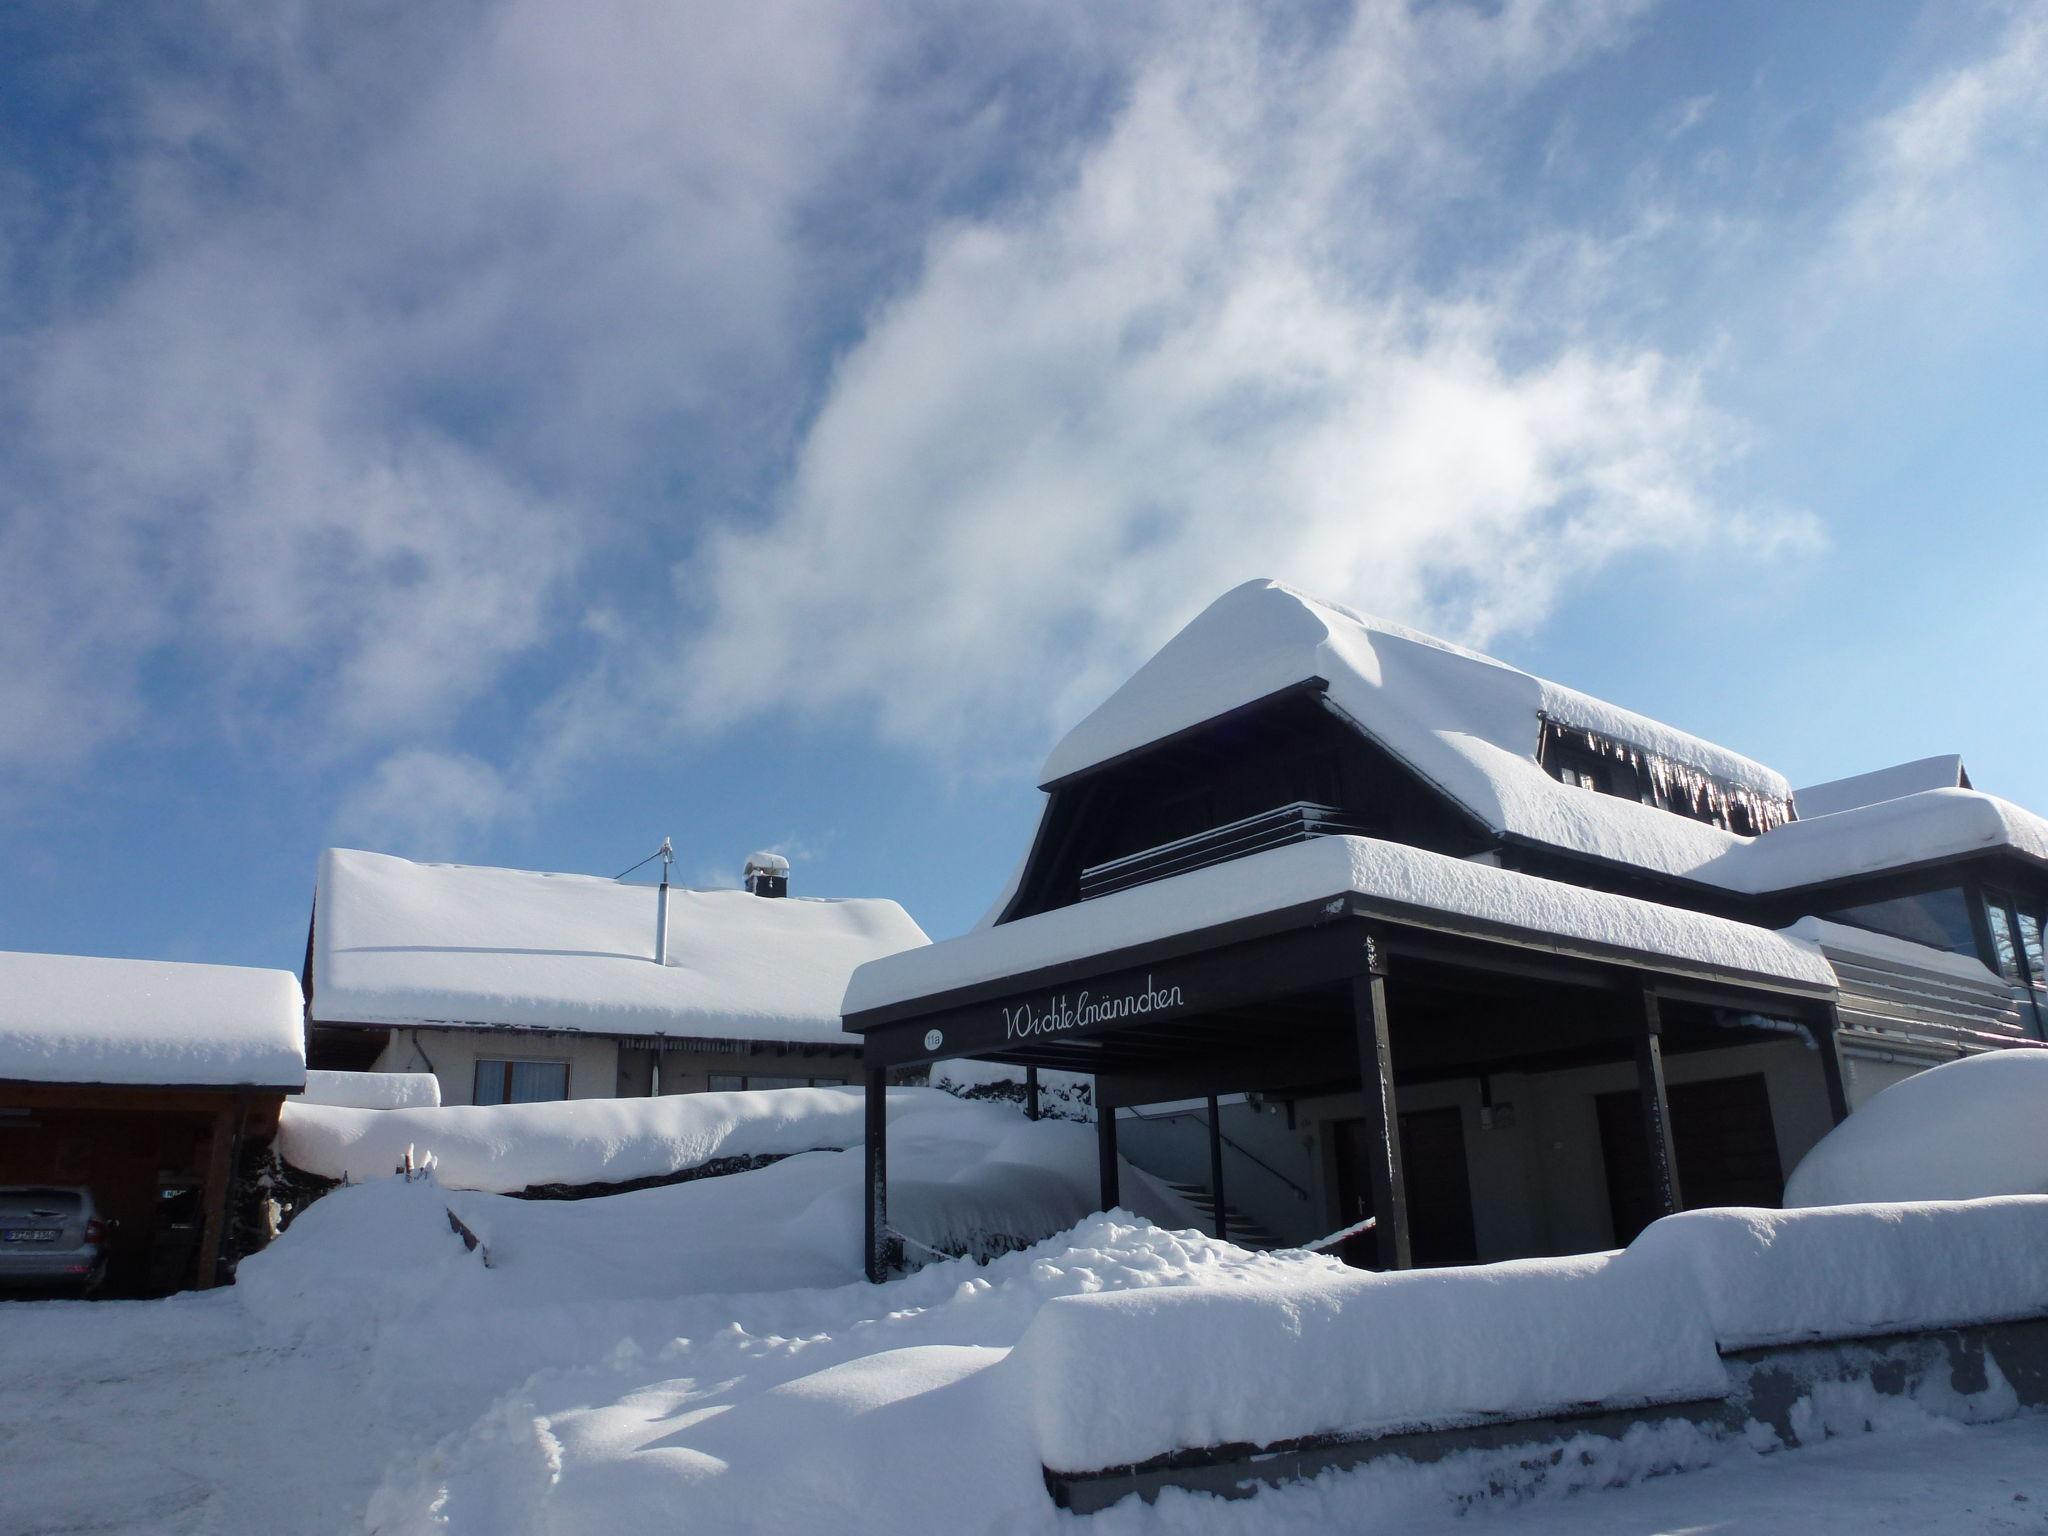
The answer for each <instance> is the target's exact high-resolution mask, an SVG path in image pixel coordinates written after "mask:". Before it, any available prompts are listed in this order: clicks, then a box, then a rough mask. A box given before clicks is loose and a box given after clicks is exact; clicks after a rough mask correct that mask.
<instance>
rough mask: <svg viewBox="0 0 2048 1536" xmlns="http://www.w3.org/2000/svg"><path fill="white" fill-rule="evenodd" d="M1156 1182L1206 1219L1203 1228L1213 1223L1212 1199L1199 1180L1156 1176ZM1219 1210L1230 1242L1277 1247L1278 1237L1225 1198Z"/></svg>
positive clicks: (1211, 1226) (1261, 1248)
mask: <svg viewBox="0 0 2048 1536" xmlns="http://www.w3.org/2000/svg"><path fill="white" fill-rule="evenodd" d="M1159 1182H1160V1183H1161V1184H1164V1185H1165V1186H1166V1187H1167V1188H1168V1189H1170V1190H1172V1191H1173V1192H1174V1193H1175V1194H1176V1195H1178V1196H1180V1197H1181V1199H1183V1200H1185V1201H1187V1203H1188V1204H1189V1205H1191V1206H1193V1207H1194V1208H1195V1210H1196V1211H1197V1212H1199V1213H1200V1214H1201V1215H1202V1216H1204V1217H1206V1218H1207V1220H1205V1221H1204V1222H1203V1226H1204V1228H1205V1229H1209V1230H1213V1229H1214V1227H1215V1225H1216V1202H1215V1201H1214V1200H1213V1199H1212V1198H1211V1197H1210V1194H1209V1191H1208V1188H1207V1187H1206V1186H1204V1185H1201V1184H1183V1183H1181V1182H1180V1181H1179V1180H1178V1179H1160V1180H1159ZM1223 1213H1224V1216H1225V1217H1226V1219H1227V1222H1228V1225H1227V1227H1226V1228H1225V1231H1226V1233H1227V1235H1228V1238H1229V1240H1230V1241H1231V1242H1233V1243H1235V1244H1237V1246H1238V1247H1240V1248H1250V1249H1254V1250H1258V1251H1264V1250H1267V1249H1272V1248H1278V1247H1280V1246H1281V1243H1280V1239H1279V1238H1278V1237H1276V1236H1275V1235H1274V1234H1273V1233H1271V1232H1269V1231H1267V1230H1266V1229H1265V1228H1264V1227H1262V1226H1260V1225H1259V1223H1257V1222H1256V1221H1253V1220H1252V1219H1251V1218H1250V1217H1249V1216H1247V1215H1245V1214H1244V1212H1242V1211H1240V1210H1239V1209H1238V1208H1237V1207H1236V1206H1234V1205H1232V1204H1231V1203H1230V1202H1229V1201H1228V1200H1227V1199H1226V1200H1225V1201H1224V1202H1223Z"/></svg>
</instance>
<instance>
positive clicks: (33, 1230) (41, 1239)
mask: <svg viewBox="0 0 2048 1536" xmlns="http://www.w3.org/2000/svg"><path fill="white" fill-rule="evenodd" d="M63 1234H64V1229H63V1228H62V1227H8V1228H7V1229H6V1230H4V1231H0V1243H54V1242H55V1241H57V1239H58V1238H59V1237H61V1236H63Z"/></svg>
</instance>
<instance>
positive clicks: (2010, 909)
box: [1984, 891, 2048, 987]
mask: <svg viewBox="0 0 2048 1536" xmlns="http://www.w3.org/2000/svg"><path fill="white" fill-rule="evenodd" d="M1984 915H1985V917H1986V919H1987V920H1988V921H1989V923H1990V927H1991V950H1992V953H1993V954H1995V955H1996V956H1997V957H1998V973H1999V974H2000V975H2001V976H2003V977H2005V978H2006V979H2007V980H2008V981H2012V982H2015V983H2017V984H2018V985H2020V986H2023V987H2029V986H2031V987H2044V986H2048V971H2044V970H2043V964H2044V961H2043V957H2042V952H2041V950H2042V946H2041V914H2040V911H2039V909H2037V908H2035V907H2033V906H2031V905H2022V904H2020V903H2019V902H2016V901H2014V900H2013V899H2012V897H2010V896H2008V895H2006V894H2005V893H2004V892H2003V891H1986V892H1985V893H1984Z"/></svg>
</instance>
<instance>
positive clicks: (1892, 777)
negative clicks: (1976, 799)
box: [1793, 752, 1970, 816]
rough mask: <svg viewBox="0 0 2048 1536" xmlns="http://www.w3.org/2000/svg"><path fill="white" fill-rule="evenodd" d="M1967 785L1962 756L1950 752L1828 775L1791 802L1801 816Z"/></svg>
mask: <svg viewBox="0 0 2048 1536" xmlns="http://www.w3.org/2000/svg"><path fill="white" fill-rule="evenodd" d="M1969 787H1970V776H1969V774H1968V773H1966V772H1965V771H1964V769H1963V760H1962V759H1961V758H1960V757H1958V756H1956V755H1955V754H1954V753H1953V752H1951V753H1946V754H1944V755H1942V756H1940V757H1922V758H1916V759H1915V760H1914V761H1912V762H1910V763H1895V764H1893V765H1892V766H1891V767H1889V768H1878V769H1875V770H1873V771H1872V772H1870V773H1856V774H1851V775H1850V776H1849V777H1848V778H1846V779H1830V780H1828V782H1827V783H1825V784H1815V785H1812V786H1811V787H1809V788H1807V789H1802V790H1799V791H1797V792H1796V793H1795V794H1794V795H1793V803H1794V804H1795V805H1797V806H1798V807H1799V814H1800V815H1802V816H1832V815H1833V814H1834V813H1835V812H1837V811H1853V810H1856V809H1858V808H1860V807H1862V806H1866V805H1877V804H1879V803H1880V802H1882V801H1885V800H1897V799H1899V798H1900V797H1901V796H1904V795H1917V794H1919V793H1920V792H1921V791H1922V790H1928V789H1968V788H1969Z"/></svg>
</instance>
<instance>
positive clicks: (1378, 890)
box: [846, 837, 1835, 1013]
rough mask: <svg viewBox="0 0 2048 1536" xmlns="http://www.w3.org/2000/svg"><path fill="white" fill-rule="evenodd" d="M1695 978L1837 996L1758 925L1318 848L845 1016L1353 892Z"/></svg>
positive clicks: (1806, 951)
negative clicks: (1813, 989)
mask: <svg viewBox="0 0 2048 1536" xmlns="http://www.w3.org/2000/svg"><path fill="white" fill-rule="evenodd" d="M1354 892H1356V893H1358V894H1361V895H1365V896H1376V897H1380V898H1382V899H1384V900H1386V901H1388V902H1394V903H1400V904H1402V905H1405V906H1411V907H1421V908H1424V909H1427V910H1429V911H1432V912H1440V913H1444V914H1447V915H1452V916H1462V917H1468V918H1475V919H1480V920H1483V921H1485V922H1488V923H1498V924H1501V925H1503V926H1506V927H1509V928H1514V929H1518V930H1521V931H1522V932H1525V933H1528V934H1530V935H1532V936H1533V935H1543V936H1555V937H1562V938H1566V939H1576V940H1579V941H1581V942H1584V943H1586V944H1588V945H1591V946H1594V947H1597V948H1603V949H1609V950H1622V951H1632V952H1635V953H1639V954H1643V955H1647V956H1653V957H1656V958H1658V959H1661V960H1664V961H1666V962H1670V963H1674V964H1677V965H1681V966H1685V967H1688V968H1695V969H1696V968H1702V967H1704V968H1708V969H1712V970H1714V971H1718V972H1740V973H1744V974H1747V975H1750V976H1756V977H1765V978H1770V979H1773V980H1778V981H1785V982H1793V983H1798V984H1801V985H1805V986H1819V987H1826V988H1830V989H1831V988H1833V987H1834V985H1835V973H1834V970H1833V968H1832V967H1830V966H1829V965H1828V963H1827V961H1826V959H1825V958H1823V956H1822V955H1821V953H1820V950H1819V949H1818V948H1817V947H1816V946H1814V945H1812V944H1810V943H1807V942H1805V941H1804V940H1801V939H1799V938H1796V937H1791V936H1788V935H1785V934H1780V933H1774V932H1772V931H1771V930H1770V929H1767V928H1759V927H1756V926H1754V925H1753V924H1749V923H1738V922H1733V921H1730V920H1729V919H1727V918H1721V917H1709V916H1707V915H1705V914H1703V913H1698V912H1688V911H1685V910H1683V909H1682V908H1678V907H1669V906H1665V905H1662V904H1661V903H1658V902H1652V901H1639V900H1636V899H1635V898H1634V897H1629V896H1617V895H1613V894H1610V893H1609V892H1606V891H1593V890H1587V889H1585V888H1583V887H1581V886H1576V885H1567V884H1565V883H1563V882H1562V881H1557V880H1544V879H1540V878H1538V877H1537V876H1534V875H1524V874H1518V873H1516V872H1515V871H1512V870H1505V869H1496V868H1494V867H1492V866H1491V865H1486V864H1475V863H1473V862H1471V861H1470V860H1466V859H1453V858H1448V857H1446V856H1445V855H1443V854H1440V853H1430V852H1428V851H1426V850H1424V849H1421V848H1410V847H1408V846H1406V845H1405V844H1401V843H1386V842H1380V841H1378V840H1377V839H1374V838H1364V837H1318V838H1311V839H1309V840H1308V841H1306V842H1300V843H1292V844H1289V845H1287V846H1285V847H1281V848H1272V849H1268V850H1267V851H1265V852H1264V853H1256V854H1252V855H1251V856H1249V857H1247V858H1242V859H1236V860H1233V861H1232V862H1230V863H1227V864H1216V865H1211V866H1209V867H1208V868H1206V869H1197V870H1191V871H1190V872H1188V873H1187V874H1184V875H1174V876H1172V877H1170V878H1168V879H1165V880H1157V881H1154V882H1152V883H1151V884H1149V885H1140V886H1134V887H1132V888H1131V889H1129V890H1124V891H1117V892H1115V893H1113V894H1111V895H1108V896H1101V897H1097V898H1096V899H1094V900H1092V901H1085V902H1081V903H1079V904H1078V905H1075V906H1070V907H1058V908H1055V909H1054V910H1052V911H1050V912H1041V913H1038V914H1037V915H1035V916H1032V917H1026V918H1019V919H1018V920H1016V921H1015V922H1009V923H1003V924H1000V925H998V926H995V927H992V928H982V929H976V930H974V931H973V932H970V933H966V934H963V935H961V936H960V937H959V938H956V939H948V940H945V941H944V942H942V943H938V944H931V945H927V946H925V947H924V948H922V949H917V950H910V951H906V952H904V953H902V954H897V955H891V956H888V957H886V958H884V959H880V960H875V961H871V962H870V963H868V964H866V965H864V966H862V967H861V968H860V969H859V970H857V971H855V972H854V973H853V980H852V982H851V984H850V985H849V986H848V987H847V991H846V1011H847V1012H848V1013H859V1012H861V1011H863V1010H866V1009H869V1008H882V1007H886V1006H888V1005H890V1004H892V1003H900V1002H906V1001H908V1000H910V999H912V998H920V997H931V996H935V995H937V994H940V993H944V992H950V991H952V990H954V989H956V988H959V987H970V986H976V985H978V984H980V983H983V982H989V981H995V980H999V979H1000V978H1002V977H1005V976H1014V975H1019V974H1022V973H1024V972H1028V971H1033V970H1038V969H1041V968H1043V967H1045V966H1051V965H1061V964H1065V963H1067V962H1069V961H1074V960H1082V959H1086V958H1087V957H1089V956H1091V955H1099V954H1105V953H1108V952H1110V951H1114V950H1118V949H1125V948H1129V947H1130V946H1132V945H1137V944H1146V943H1151V942H1154V941H1156V940H1159V939H1166V938H1171V937H1173V936H1175V935H1177V934H1183V933H1191V932H1195V931H1197V930H1200V929H1203V928H1210V927H1214V926H1216V925H1217V924H1220V923H1227V922H1232V921H1235V920H1237V919H1239V918H1246V917H1255V916H1257V915H1259V914H1261V913H1265V912H1275V911H1280V910H1282V909H1284V908H1287V907H1293V906H1301V905H1306V904H1308V903H1311V902H1317V901H1324V900H1328V899H1331V898H1335V897H1339V896H1346V895H1349V894H1351V893H1354Z"/></svg>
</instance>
